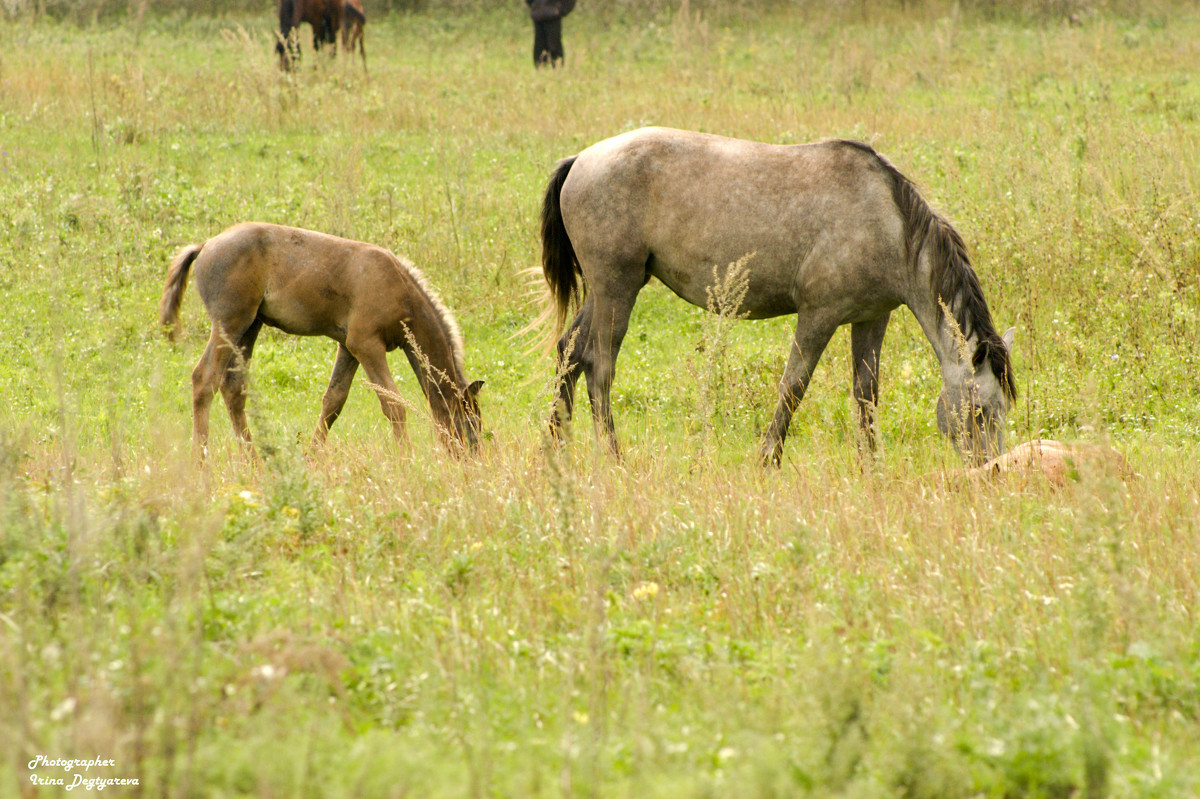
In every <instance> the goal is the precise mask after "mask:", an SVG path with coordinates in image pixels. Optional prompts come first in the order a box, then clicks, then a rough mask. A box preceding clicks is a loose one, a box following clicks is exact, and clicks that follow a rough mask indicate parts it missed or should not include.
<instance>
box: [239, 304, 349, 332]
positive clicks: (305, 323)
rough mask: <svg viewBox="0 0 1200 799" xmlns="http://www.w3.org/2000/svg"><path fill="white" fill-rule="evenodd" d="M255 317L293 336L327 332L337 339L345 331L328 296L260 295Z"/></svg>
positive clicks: (338, 314)
mask: <svg viewBox="0 0 1200 799" xmlns="http://www.w3.org/2000/svg"><path fill="white" fill-rule="evenodd" d="M258 315H259V317H260V318H261V319H262V320H263V322H265V323H266V324H268V325H270V326H271V327H275V328H278V329H280V330H282V331H283V332H285V333H290V334H292V335H294V336H328V337H329V338H332V339H335V340H338V341H341V340H343V339H344V338H345V335H346V326H345V322H344V321H343V320H341V318H340V317H341V314H340V313H338V311H337V309H336V308H335V307H334V303H331V302H330V301H329V300H328V298H325V297H322V296H320V295H317V296H312V295H310V296H307V297H304V298H301V297H298V296H284V297H278V296H275V297H272V296H270V295H268V296H267V297H264V298H263V302H262V305H261V306H260V307H259V310H258Z"/></svg>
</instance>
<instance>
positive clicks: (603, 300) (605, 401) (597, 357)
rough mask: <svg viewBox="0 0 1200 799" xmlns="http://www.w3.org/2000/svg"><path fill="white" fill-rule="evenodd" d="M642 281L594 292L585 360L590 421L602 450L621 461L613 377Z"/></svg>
mask: <svg viewBox="0 0 1200 799" xmlns="http://www.w3.org/2000/svg"><path fill="white" fill-rule="evenodd" d="M642 285H643V282H642V281H641V280H639V281H637V283H635V284H634V285H633V287H632V290H626V289H624V288H623V287H622V288H619V289H616V290H612V289H610V290H608V291H605V292H603V293H601V292H597V291H595V290H593V293H592V298H593V301H594V304H593V305H592V318H591V331H590V335H589V336H588V342H587V347H588V350H589V351H590V352H589V353H588V355H587V357H585V369H584V377H585V378H586V379H587V388H588V399H589V400H590V401H591V405H592V421H593V423H594V425H595V427H596V432H597V433H598V434H599V435H600V437H601V439H602V440H603V441H604V445H605V447H606V448H607V449H608V451H609V452H610V453H612V454H613V455H614V456H615V457H617V458H620V456H621V450H620V447H619V446H618V445H617V430H616V425H615V424H614V422H613V414H612V384H613V379H614V377H615V376H616V364H617V355H618V354H619V353H620V351H621V342H623V341H624V340H625V333H626V332H628V330H629V315H630V313H632V312H633V303H634V301H635V300H636V299H637V293H638V291H639V290H640V289H641V287H642Z"/></svg>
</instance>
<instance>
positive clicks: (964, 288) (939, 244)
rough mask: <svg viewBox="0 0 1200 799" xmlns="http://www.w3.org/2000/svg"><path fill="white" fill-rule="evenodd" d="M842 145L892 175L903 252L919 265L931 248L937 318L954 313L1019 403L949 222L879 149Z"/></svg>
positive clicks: (1005, 354) (1007, 360) (1007, 362)
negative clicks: (863, 154)
mask: <svg viewBox="0 0 1200 799" xmlns="http://www.w3.org/2000/svg"><path fill="white" fill-rule="evenodd" d="M842 143H843V144H846V145H849V146H851V147H854V148H856V149H858V150H861V151H863V152H866V153H869V154H870V155H871V156H873V157H874V159H875V160H876V162H877V163H878V164H879V166H880V167H881V168H882V169H883V170H884V172H886V173H887V174H888V176H889V177H890V179H891V183H892V199H893V200H894V201H895V203H896V208H897V209H898V210H899V212H900V216H901V218H902V219H903V220H904V247H905V252H906V255H907V260H908V263H909V264H915V263H916V261H917V257H918V256H919V255H920V254H921V251H922V250H924V249H926V248H928V252H929V260H930V263H931V265H932V268H931V270H930V290H931V291H932V292H933V295H934V297H935V298H937V299H938V300H940V302H938V304H937V309H936V313H937V314H938V315H939V318H940V316H941V314H943V313H944V308H946V307H949V308H951V309H953V312H954V321H955V322H956V323H957V324H958V329H959V331H960V332H961V333H962V335H963V336H964V337H965V338H970V337H971V335H972V334H974V335H975V336H976V338H977V340H978V342H979V346H980V347H981V348H982V349H983V352H984V355H985V356H986V357H987V359H988V362H989V363H990V364H991V365H992V372H993V373H994V374H995V375H996V379H997V380H999V381H1000V385H1001V386H1002V387H1003V389H1004V393H1005V394H1006V395H1007V396H1008V398H1009V400H1015V399H1016V398H1017V382H1016V376H1015V374H1014V373H1013V364H1012V357H1011V354H1010V353H1009V351H1008V347H1007V346H1006V345H1005V344H1004V339H1002V338H1001V337H1000V334H999V333H998V332H997V331H996V326H995V325H994V324H993V323H992V313H991V311H990V310H989V309H988V305H987V301H986V300H985V299H984V298H983V287H982V286H981V285H980V284H979V277H978V276H977V275H976V274H975V270H974V269H973V268H972V267H971V259H970V257H969V256H968V255H967V245H966V244H965V243H964V242H963V240H962V236H960V235H959V233H958V231H957V230H955V229H954V226H953V225H951V224H950V222H949V221H947V220H946V218H945V217H943V216H941V215H940V214H938V213H937V212H936V211H934V210H933V208H931V207H930V206H929V203H927V202H926V201H925V198H923V197H922V196H921V193H920V192H919V191H917V187H916V185H915V184H914V183H913V182H912V181H911V180H909V179H908V178H907V177H905V176H904V175H903V174H902V173H901V172H900V170H899V169H897V168H896V167H895V166H893V165H892V163H891V162H890V161H888V160H887V158H885V157H883V156H882V155H880V154H879V153H877V152H876V151H875V148H873V147H871V146H870V145H869V144H864V143H863V142H858V141H850V140H844V141H843V142H842Z"/></svg>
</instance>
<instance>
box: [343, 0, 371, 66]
mask: <svg viewBox="0 0 1200 799" xmlns="http://www.w3.org/2000/svg"><path fill="white" fill-rule="evenodd" d="M366 24H367V15H366V14H365V13H364V12H363V7H362V0H345V2H343V3H342V52H343V53H346V54H347V55H350V56H353V55H354V46H355V45H358V52H359V54H360V55H361V56H362V62H363V70H364V71H365V70H366V68H367V47H366V45H365V44H364V43H363V28H365V27H366Z"/></svg>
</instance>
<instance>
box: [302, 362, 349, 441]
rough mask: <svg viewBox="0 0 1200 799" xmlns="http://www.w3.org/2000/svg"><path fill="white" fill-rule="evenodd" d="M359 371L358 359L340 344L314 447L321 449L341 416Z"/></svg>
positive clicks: (326, 392) (323, 400)
mask: <svg viewBox="0 0 1200 799" xmlns="http://www.w3.org/2000/svg"><path fill="white" fill-rule="evenodd" d="M357 371H358V359H357V358H355V357H354V356H353V355H351V354H350V350H348V349H346V345H345V344H341V343H339V344H338V347H337V358H335V359H334V361H333V374H332V375H330V376H329V387H328V388H326V389H325V396H324V397H322V398H321V415H320V416H319V417H318V418H317V429H316V432H314V433H313V437H312V446H313V447H319V446H321V445H322V444H324V443H325V439H326V437H328V435H329V428H331V427H333V423H334V421H335V420H336V419H337V418H338V415H339V414H341V412H342V408H343V407H344V406H345V404H346V397H349V396H350V386H351V385H352V384H353V383H354V373H355V372H357Z"/></svg>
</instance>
